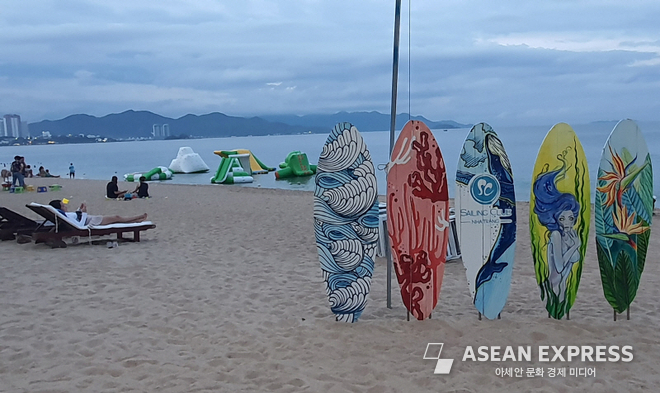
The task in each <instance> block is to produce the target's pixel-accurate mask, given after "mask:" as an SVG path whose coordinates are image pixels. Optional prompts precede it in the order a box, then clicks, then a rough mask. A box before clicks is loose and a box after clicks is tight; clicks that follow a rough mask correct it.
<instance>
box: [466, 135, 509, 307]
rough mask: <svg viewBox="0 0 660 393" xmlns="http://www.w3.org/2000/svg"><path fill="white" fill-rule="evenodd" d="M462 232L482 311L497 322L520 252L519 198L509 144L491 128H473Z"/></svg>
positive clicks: (474, 297) (477, 303)
mask: <svg viewBox="0 0 660 393" xmlns="http://www.w3.org/2000/svg"><path fill="white" fill-rule="evenodd" d="M455 208H456V216H457V219H456V229H457V231H458V239H459V244H462V245H465V246H464V247H461V256H462V259H463V265H464V266H465V274H466V276H467V281H468V287H469V289H470V294H471V295H472V301H473V303H474V306H475V307H476V308H477V310H478V311H479V312H480V313H481V314H483V315H484V316H485V317H486V318H488V319H494V318H497V317H498V315H499V314H500V312H501V311H502V309H503V308H504V305H505V304H506V299H507V297H508V296H509V289H510V287H511V275H512V273H513V262H514V255H515V250H516V195H515V191H514V188H513V171H512V170H511V163H510V161H509V157H508V156H507V154H506V151H505V150H504V145H503V144H502V141H501V140H500V139H499V137H498V136H497V134H496V133H495V131H493V129H492V128H491V127H490V126H489V125H488V124H486V123H479V124H476V125H475V126H473V127H472V129H471V130H470V132H469V133H468V135H467V137H466V138H465V142H464V143H463V148H462V150H461V155H460V157H459V159H458V166H457V169H456V197H455Z"/></svg>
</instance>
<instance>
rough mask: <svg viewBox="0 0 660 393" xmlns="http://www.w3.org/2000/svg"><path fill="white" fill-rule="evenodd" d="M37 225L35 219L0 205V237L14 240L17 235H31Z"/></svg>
mask: <svg viewBox="0 0 660 393" xmlns="http://www.w3.org/2000/svg"><path fill="white" fill-rule="evenodd" d="M38 227H39V223H38V222H37V221H34V220H32V219H29V218H27V217H25V216H24V215H22V214H20V213H16V212H15V211H13V210H10V209H8V208H6V207H0V239H2V240H14V239H16V236H17V235H18V236H21V235H26V236H31V235H32V233H34V232H35V231H36V230H37V228H38Z"/></svg>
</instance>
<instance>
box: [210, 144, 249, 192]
mask: <svg viewBox="0 0 660 393" xmlns="http://www.w3.org/2000/svg"><path fill="white" fill-rule="evenodd" d="M215 153H216V154H218V155H219V156H220V157H221V158H220V160H221V161H220V166H218V170H217V171H216V172H215V176H213V177H212V178H211V183H213V184H235V183H252V182H253V181H254V178H253V177H252V169H250V155H249V154H245V153H243V154H241V153H237V152H235V151H221V152H215ZM219 153H220V154H219Z"/></svg>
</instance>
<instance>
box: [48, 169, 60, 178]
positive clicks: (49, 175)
mask: <svg viewBox="0 0 660 393" xmlns="http://www.w3.org/2000/svg"><path fill="white" fill-rule="evenodd" d="M46 177H60V175H51V174H50V169H46Z"/></svg>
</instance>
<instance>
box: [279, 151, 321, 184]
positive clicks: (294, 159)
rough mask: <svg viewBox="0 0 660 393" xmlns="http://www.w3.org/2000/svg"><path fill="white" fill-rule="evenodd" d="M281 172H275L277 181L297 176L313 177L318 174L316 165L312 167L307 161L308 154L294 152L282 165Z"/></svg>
mask: <svg viewBox="0 0 660 393" xmlns="http://www.w3.org/2000/svg"><path fill="white" fill-rule="evenodd" d="M280 168H281V169H280V170H278V171H277V172H275V179H277V180H280V179H287V178H290V177H297V176H311V175H313V174H315V173H316V165H311V164H310V163H309V161H308V160H307V154H305V153H301V152H299V151H292V152H291V153H289V155H288V156H286V159H285V160H284V162H283V163H281V164H280Z"/></svg>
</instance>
